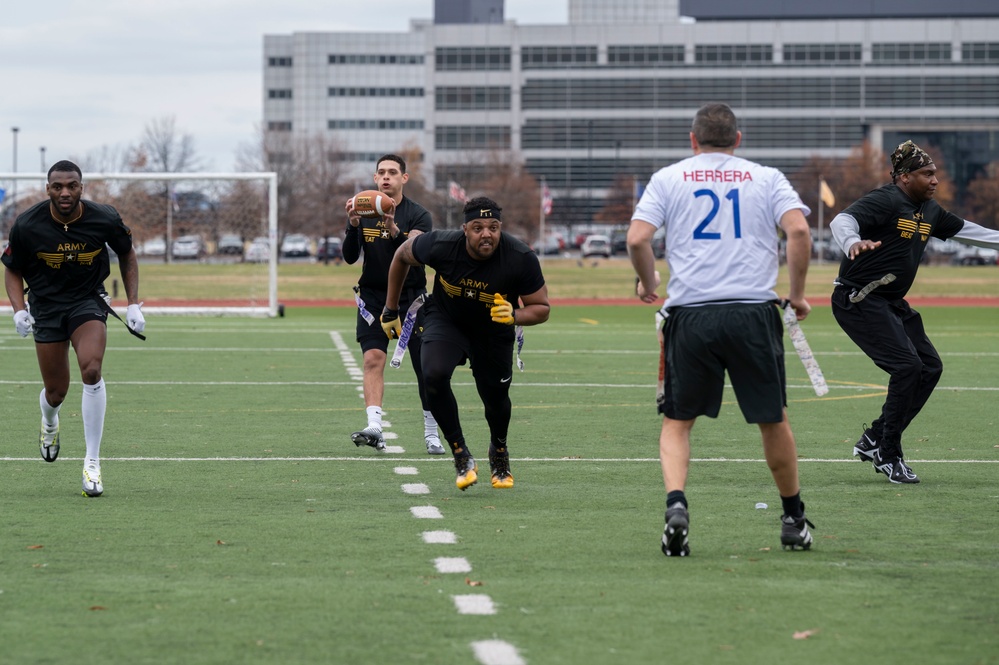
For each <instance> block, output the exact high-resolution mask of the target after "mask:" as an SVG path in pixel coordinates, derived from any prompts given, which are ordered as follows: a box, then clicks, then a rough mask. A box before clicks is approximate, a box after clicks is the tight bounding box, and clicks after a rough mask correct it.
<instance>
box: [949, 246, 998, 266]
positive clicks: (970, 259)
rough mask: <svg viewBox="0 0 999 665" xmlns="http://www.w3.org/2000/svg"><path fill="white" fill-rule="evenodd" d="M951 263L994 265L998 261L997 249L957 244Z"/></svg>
mask: <svg viewBox="0 0 999 665" xmlns="http://www.w3.org/2000/svg"><path fill="white" fill-rule="evenodd" d="M950 261H951V263H953V264H955V265H959V266H994V265H996V263H997V262H999V251H997V250H994V249H989V248H987V247H976V246H974V245H964V244H958V250H957V251H956V252H954V255H953V257H951V260H950Z"/></svg>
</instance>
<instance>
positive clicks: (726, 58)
mask: <svg viewBox="0 0 999 665" xmlns="http://www.w3.org/2000/svg"><path fill="white" fill-rule="evenodd" d="M773 59H774V47H773V45H771V44H700V45H698V46H696V47H695V49H694V61H695V62H696V63H697V64H699V65H706V66H708V67H730V66H732V65H769V64H770V63H772V62H773Z"/></svg>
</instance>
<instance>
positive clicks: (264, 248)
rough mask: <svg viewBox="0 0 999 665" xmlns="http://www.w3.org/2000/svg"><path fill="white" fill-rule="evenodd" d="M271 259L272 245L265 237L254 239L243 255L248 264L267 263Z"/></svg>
mask: <svg viewBox="0 0 999 665" xmlns="http://www.w3.org/2000/svg"><path fill="white" fill-rule="evenodd" d="M270 259H271V243H270V241H269V240H268V239H267V238H265V237H263V236H261V237H259V238H254V239H253V242H251V243H250V246H249V247H247V248H246V252H245V253H244V254H243V260H244V261H246V262H247V263H267V262H268V261H270Z"/></svg>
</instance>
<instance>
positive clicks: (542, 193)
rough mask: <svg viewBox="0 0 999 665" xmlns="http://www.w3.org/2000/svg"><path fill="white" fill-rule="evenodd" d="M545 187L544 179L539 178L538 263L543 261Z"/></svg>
mask: <svg viewBox="0 0 999 665" xmlns="http://www.w3.org/2000/svg"><path fill="white" fill-rule="evenodd" d="M545 187H546V182H545V179H544V178H541V189H540V190H539V192H538V194H539V196H538V215H539V216H540V219H541V223H540V224H539V227H540V229H541V230H540V236H539V237H538V250H539V251H538V261H539V262H540V263H544V262H545Z"/></svg>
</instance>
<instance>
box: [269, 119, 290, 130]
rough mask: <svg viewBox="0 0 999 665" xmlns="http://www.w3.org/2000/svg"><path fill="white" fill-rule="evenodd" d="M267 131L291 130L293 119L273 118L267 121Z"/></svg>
mask: <svg viewBox="0 0 999 665" xmlns="http://www.w3.org/2000/svg"><path fill="white" fill-rule="evenodd" d="M267 131H269V132H290V131H291V120H272V121H270V122H268V123H267Z"/></svg>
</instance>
